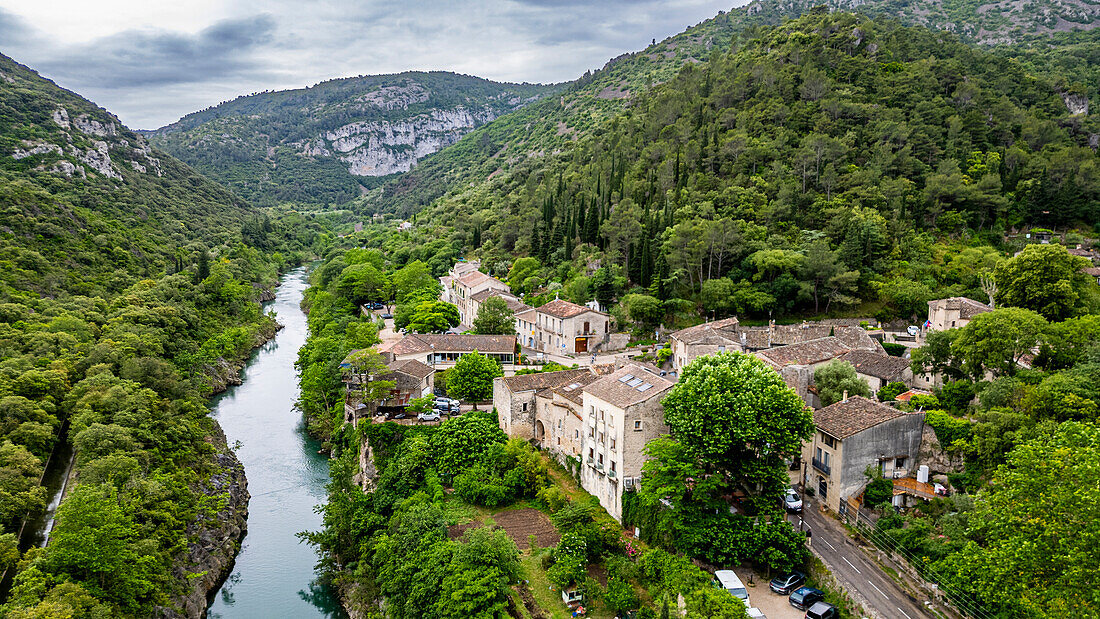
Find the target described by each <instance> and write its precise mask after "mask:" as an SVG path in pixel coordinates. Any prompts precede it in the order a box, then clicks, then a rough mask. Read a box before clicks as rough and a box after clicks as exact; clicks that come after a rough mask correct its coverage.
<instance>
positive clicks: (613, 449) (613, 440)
mask: <svg viewBox="0 0 1100 619" xmlns="http://www.w3.org/2000/svg"><path fill="white" fill-rule="evenodd" d="M611 451H615V439H611Z"/></svg>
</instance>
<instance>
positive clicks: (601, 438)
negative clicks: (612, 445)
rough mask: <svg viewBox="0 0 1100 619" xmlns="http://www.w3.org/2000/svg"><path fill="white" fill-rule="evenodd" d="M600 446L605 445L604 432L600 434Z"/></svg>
mask: <svg viewBox="0 0 1100 619" xmlns="http://www.w3.org/2000/svg"><path fill="white" fill-rule="evenodd" d="M600 444H601V445H603V432H600Z"/></svg>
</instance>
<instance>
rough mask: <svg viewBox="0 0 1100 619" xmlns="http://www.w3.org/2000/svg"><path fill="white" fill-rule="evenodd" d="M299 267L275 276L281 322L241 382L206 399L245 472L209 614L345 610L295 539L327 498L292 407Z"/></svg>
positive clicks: (317, 458) (313, 446) (302, 329)
mask: <svg viewBox="0 0 1100 619" xmlns="http://www.w3.org/2000/svg"><path fill="white" fill-rule="evenodd" d="M306 274H307V270H306V269H305V268H304V267H303V268H299V269H295V270H293V271H291V272H290V273H287V274H286V276H284V277H283V280H282V285H281V286H280V287H279V289H278V290H277V292H276V297H275V300H274V301H272V302H270V303H268V304H266V306H265V309H274V310H275V312H276V313H277V314H278V318H279V322H280V323H282V324H283V325H285V328H284V329H282V330H281V331H279V333H278V335H277V336H276V337H275V339H274V340H272V341H270V342H268V343H267V344H266V345H264V346H263V347H262V348H260V349H259V350H257V351H256V353H255V354H254V355H253V357H252V359H251V360H250V361H249V362H248V365H246V366H245V368H244V371H243V374H242V379H243V383H242V384H241V385H239V386H237V387H230V388H229V390H227V391H226V392H225V393H223V394H222V395H220V396H218V397H217V398H215V399H214V401H213V402H212V404H213V405H214V413H213V414H214V417H215V418H217V420H218V422H219V423H221V426H222V428H223V429H224V430H225V435H226V438H227V439H228V440H229V444H230V445H231V446H233V445H235V444H236V446H237V448H236V452H237V457H238V458H240V460H241V462H242V463H243V464H244V470H245V475H247V476H248V490H249V492H250V493H251V494H252V499H251V501H250V502H249V505H248V534H247V535H246V536H245V538H244V541H243V543H242V544H241V552H240V554H239V555H238V556H237V563H236V565H235V566H234V567H233V572H232V574H231V575H230V576H229V578H228V579H227V580H226V582H225V584H224V585H222V588H221V589H220V590H219V591H218V592H217V594H216V595H215V597H214V600H213V603H212V604H211V605H210V610H209V611H208V614H207V617H210V618H215V617H217V618H225V619H251V618H253V617H255V618H257V619H259V618H263V619H268V618H276V617H288V618H295V619H297V618H307V617H344V616H345V615H344V612H343V610H342V609H341V608H340V604H339V600H338V599H337V597H336V595H335V592H334V591H332V590H330V589H329V588H327V587H321V586H319V585H318V584H317V582H316V579H317V574H316V572H315V571H314V565H315V563H316V561H317V554H316V553H315V552H314V550H313V548H312V547H311V546H308V545H307V544H305V543H302V542H299V541H298V538H297V537H296V534H297V533H298V532H300V531H315V530H318V529H319V528H320V526H321V516H320V515H319V514H317V513H315V512H314V511H313V507H314V506H315V505H318V504H320V503H323V502H324V501H325V484H326V483H327V482H328V458H327V457H326V456H322V455H319V454H318V453H317V450H318V449H319V448H320V446H319V445H318V444H317V443H316V442H315V441H313V440H312V439H310V438H309V436H308V435H306V433H305V429H304V426H303V422H302V414H301V412H299V411H297V410H295V408H294V402H295V401H296V400H297V399H298V378H297V375H296V372H295V370H294V361H295V360H296V359H297V357H298V349H299V348H301V347H302V345H303V344H305V341H306V332H307V329H306V317H305V315H304V314H303V313H302V311H301V309H299V307H298V303H299V302H300V301H301V299H302V292H304V291H305V289H306V287H307V284H306Z"/></svg>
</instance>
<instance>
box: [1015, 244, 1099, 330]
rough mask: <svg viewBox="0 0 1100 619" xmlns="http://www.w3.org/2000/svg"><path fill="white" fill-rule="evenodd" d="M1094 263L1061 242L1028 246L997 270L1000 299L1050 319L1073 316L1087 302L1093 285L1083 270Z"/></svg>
mask: <svg viewBox="0 0 1100 619" xmlns="http://www.w3.org/2000/svg"><path fill="white" fill-rule="evenodd" d="M1090 266H1092V265H1091V264H1090V263H1089V261H1088V260H1086V259H1085V258H1081V257H1079V256H1074V255H1071V254H1070V253H1069V251H1068V250H1066V248H1065V247H1063V246H1061V245H1028V246H1027V247H1025V248H1024V250H1023V251H1022V252H1020V255H1018V256H1016V257H1014V258H1009V259H1008V260H1005V261H1004V262H1002V263H1000V264H998V265H997V268H996V269H995V270H994V271H993V279H994V282H995V283H996V286H997V301H998V302H999V303H1000V304H1001V305H1002V306H1005V305H1009V306H1013V307H1022V308H1025V309H1029V310H1032V311H1035V312H1038V313H1039V314H1042V315H1043V317H1045V318H1046V319H1047V320H1063V319H1066V318H1069V317H1070V316H1072V315H1073V314H1074V313H1077V312H1079V311H1081V309H1082V308H1083V307H1084V306H1085V304H1086V299H1087V296H1086V294H1085V288H1086V287H1088V286H1091V284H1090V283H1089V278H1088V276H1086V275H1085V274H1084V273H1082V272H1081V269H1084V268H1087V267H1090Z"/></svg>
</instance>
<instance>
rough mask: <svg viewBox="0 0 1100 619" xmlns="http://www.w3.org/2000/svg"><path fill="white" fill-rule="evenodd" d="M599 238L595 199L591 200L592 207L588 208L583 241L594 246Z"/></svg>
mask: <svg viewBox="0 0 1100 619" xmlns="http://www.w3.org/2000/svg"><path fill="white" fill-rule="evenodd" d="M599 238H600V211H599V207H598V206H596V199H595V198H592V206H590V207H588V217H587V218H586V219H585V221H584V241H585V242H586V243H592V244H593V245H595V244H596V241H598V240H599Z"/></svg>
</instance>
